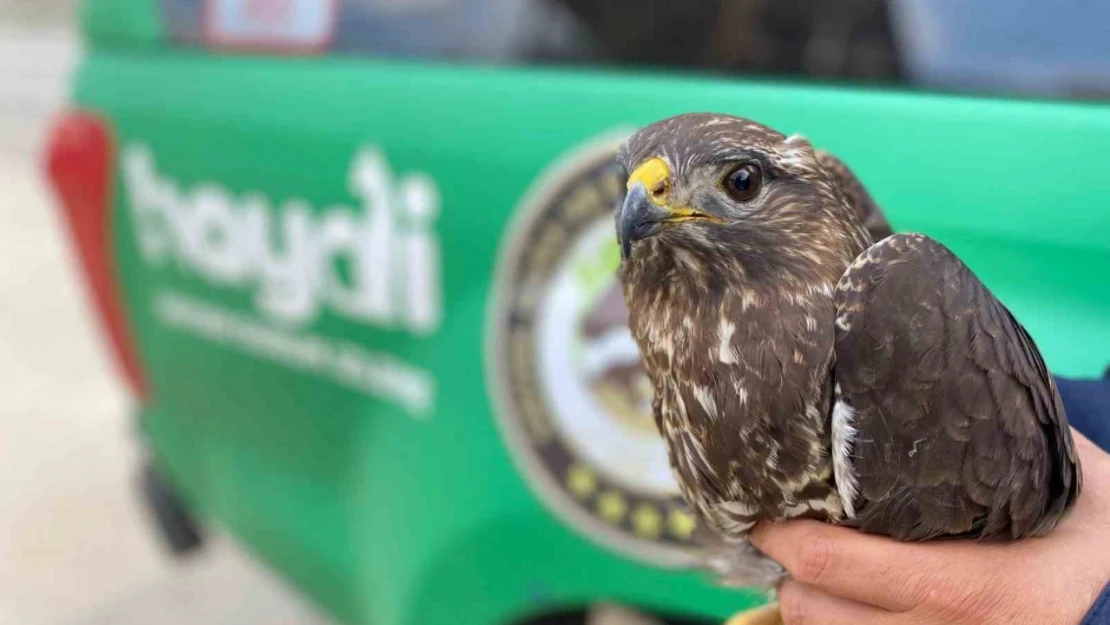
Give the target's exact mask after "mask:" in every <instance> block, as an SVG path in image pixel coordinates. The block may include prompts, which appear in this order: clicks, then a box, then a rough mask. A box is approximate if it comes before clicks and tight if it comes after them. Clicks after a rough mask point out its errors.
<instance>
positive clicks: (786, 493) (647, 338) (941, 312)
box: [618, 114, 1080, 583]
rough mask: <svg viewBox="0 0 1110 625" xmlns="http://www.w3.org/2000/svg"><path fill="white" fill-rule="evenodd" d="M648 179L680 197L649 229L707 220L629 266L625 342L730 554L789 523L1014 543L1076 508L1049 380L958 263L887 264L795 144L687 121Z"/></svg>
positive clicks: (757, 130) (652, 244)
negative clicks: (661, 175)
mask: <svg viewBox="0 0 1110 625" xmlns="http://www.w3.org/2000/svg"><path fill="white" fill-rule="evenodd" d="M653 158H659V159H662V161H663V162H664V163H665V164H666V167H667V170H668V171H669V174H670V178H669V179H668V181H667V182H668V184H667V186H666V187H665V190H664V191H661V192H660V193H665V196H663V195H660V196H659V197H656V198H655V199H653V200H651V201H652V202H657V205H656V206H655V208H652V210H660V207H665V208H667V210H670V209H672V208H674V207H689V208H691V209H694V210H695V211H696V213H697V214H698V215H699V216H703V217H704V218H695V219H684V220H682V221H681V222H678V221H675V222H665V223H662V222H661V223H660V224H656V225H658V227H657V228H653V229H652V232H651V233H650V235H649V236H645V237H644V238H642V240H636V241H635V244H634V245H633V246H631V247H630V248H629V249H630V250H631V251H630V256H629V258H628V259H626V260H625V261H624V262H623V263H622V266H621V280H622V284H623V286H624V294H625V299H626V301H627V303H628V308H629V311H630V317H629V323H630V326H631V329H632V333H633V336H634V337H635V339H636V341H637V344H638V345H639V347H640V350H641V354H642V356H643V358H644V362H645V366H646V368H647V370H648V373H649V376H650V378H651V381H652V384H653V386H654V390H655V397H654V412H655V418H656V422H657V425H658V427H659V430H660V432H661V434H662V435H663V438H664V439H665V440H666V442H667V448H668V451H669V454H670V459H671V464H672V466H673V468H674V471H675V474H676V476H677V478H678V483H679V485H680V488H681V491H682V494H683V496H684V497H685V498H686V500H687V501H688V502H689V503H690V505H691V506H692V508H693V509H694V510H695V511H696V513H697V514H698V515H699V517H700V518H702V519H703V520H704V521H705V522H706V523H707V524H708V525H709V526H710V527H711V528H712V529H713V530H715V532H716V533H717V534H719V535H720V536H721V537H722V538H723V539H724V540H725V541H727V542H731V543H739V544H740V545H743V544H744V543H745V540H746V536H747V533H748V531H749V530H750V529H751V528H752V526H753V525H754V524H755V523H757V522H759V521H762V520H774V519H782V518H794V517H809V518H815V519H819V520H823V521H828V522H834V523H852V524H855V525H857V526H859V527H861V528H862V529H865V530H867V531H873V532H879V533H884V534H889V535H892V536H894V537H896V538H901V539H924V538H931V537H935V536H954V535H961V536H976V537H986V536H1002V537H1009V538H1019V537H1023V536H1027V535H1032V534H1036V533H1041V532H1044V531H1047V530H1048V529H1050V528H1051V527H1052V526H1053V525H1054V524H1055V523H1056V521H1057V520H1058V519H1059V518H1060V517H1061V516H1062V514H1063V513H1064V512H1065V511H1066V510H1067V509H1068V508H1069V507H1070V505H1071V504H1072V503H1073V502H1074V500H1075V498H1076V496H1077V494H1078V490H1079V482H1080V478H1079V469H1078V464H1077V460H1076V457H1075V453H1074V450H1073V448H1072V441H1071V438H1070V433H1069V431H1068V429H1067V424H1066V418H1065V416H1064V413H1063V409H1062V407H1061V405H1060V401H1059V397H1058V395H1057V393H1056V390H1055V387H1054V386H1053V383H1052V380H1051V377H1050V376H1049V375H1048V374H1047V371H1046V369H1045V367H1044V364H1043V362H1042V361H1041V358H1040V355H1039V353H1038V352H1037V350H1036V347H1035V346H1034V344H1033V342H1032V341H1031V340H1030V339H1029V337H1028V335H1027V334H1026V333H1025V331H1024V330H1023V329H1022V328H1021V326H1020V325H1019V324H1018V323H1017V322H1016V321H1015V320H1014V319H1013V318H1012V316H1010V315H1009V312H1008V311H1006V309H1005V307H1004V306H1002V304H1001V303H999V302H998V301H997V300H996V299H995V298H994V297H993V296H992V295H991V294H990V292H989V291H988V290H987V289H986V288H985V287H984V286H983V285H982V284H981V283H980V282H979V281H978V280H977V279H976V278H975V276H974V275H973V274H972V273H971V272H970V271H969V270H968V269H967V268H966V267H965V266H964V265H963V263H961V262H960V261H959V259H957V258H956V257H955V256H954V255H952V254H951V253H950V252H948V250H947V249H945V248H943V246H941V245H940V244H938V243H936V242H935V241H932V240H930V239H928V238H926V237H922V236H920V235H896V236H892V237H888V238H884V240H883V241H881V242H880V243H878V244H876V245H874V246H873V245H872V235H877V236H883V237H885V235H887V234H889V232H890V229H889V226H888V225H887V224H886V221H885V219H884V218H883V216H882V213H881V211H879V210H878V207H877V206H876V205H875V203H874V201H873V200H872V199H871V197H870V195H869V194H868V193H867V191H866V190H865V189H864V188H863V186H862V185H861V184H860V183H859V182H858V180H857V179H856V178H855V176H854V175H852V173H851V171H850V170H848V168H847V167H846V166H845V165H844V164H843V163H842V162H841V161H839V159H836V157H834V156H832V155H831V154H829V153H827V152H820V151H817V150H814V149H813V148H812V147H811V146H810V144H809V143H808V142H807V141H806V140H805V139H803V138H801V137H797V136H794V137H786V136H784V135H782V134H780V133H778V132H775V131H774V130H771V129H769V128H766V127H764V126H761V125H759V124H757V123H755V122H751V121H748V120H745V119H741V118H736V117H730V116H725V115H710V114H692V115H683V116H679V117H674V118H670V119H667V120H663V121H661V122H658V123H656V124H653V125H651V126H649V127H647V128H645V129H644V130H642V131H640V132H639V133H637V134H636V135H635V136H633V137H632V138H631V139H630V140H629V141H628V142H627V143H626V144H625V146H624V147H623V148H622V149H621V152H620V154H619V156H618V159H619V160H620V162H621V163H622V165H623V166H624V167H625V168H626V169H627V170H628V171H632V170H633V169H635V168H636V167H637V166H638V165H639V164H641V163H643V162H645V161H647V160H648V159H653ZM741 163H755V164H758V166H759V168H760V170H761V171H762V175H763V186H762V188H761V190H760V192H759V195H757V196H756V197H754V198H751V199H750V200H748V201H743V202H741V201H735V200H734V199H733V198H731V197H730V196H729V194H728V193H726V192H725V190H724V189H723V187H722V185H723V184H724V183H723V180H724V179H725V178H726V176H727V175H728V173H729V171H730V170H732V169H734V168H735V167H736V166H737V165H738V164H741ZM660 188H661V189H663V187H660ZM622 210H629V209H628V208H624V209H622ZM620 217H621V216H620V215H618V221H619V220H620ZM834 465H835V466H834ZM733 564H734V565H735V564H736V562H735V561H734V562H733ZM748 564H750V563H748ZM768 571H773V568H771V567H762V566H758V565H756V566H748V565H747V564H742V565H741V566H739V567H734V570H733V571H732V573H735V574H737V575H739V576H740V577H741V578H743V579H740V580H736V579H734V580H733V581H735V582H737V583H744V582H749V583H766V582H769V581H771V580H767V579H758V578H759V577H761V576H763V575H764V574H768V575H770V574H771V573H768ZM745 575H746V576H745Z"/></svg>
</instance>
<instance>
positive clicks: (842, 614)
mask: <svg viewBox="0 0 1110 625" xmlns="http://www.w3.org/2000/svg"><path fill="white" fill-rule="evenodd" d="M779 610H780V611H781V613H782V622H783V625H810V624H811V623H820V624H821V625H878V624H879V623H883V624H888V623H890V622H891V621H892V620H893V619H894V618H896V616H897V615H896V614H895V613H893V612H888V611H887V610H883V609H881V608H876V607H875V606H871V605H865V604H862V603H857V602H855V601H851V600H848V599H842V598H840V597H834V596H832V595H830V594H827V593H824V592H822V591H821V590H819V589H818V588H816V587H815V586H810V585H808V584H803V583H802V582H797V581H788V582H786V583H784V584H783V585H782V589H780V590H779Z"/></svg>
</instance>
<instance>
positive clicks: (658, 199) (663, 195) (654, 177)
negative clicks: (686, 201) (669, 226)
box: [628, 157, 721, 223]
mask: <svg viewBox="0 0 1110 625" xmlns="http://www.w3.org/2000/svg"><path fill="white" fill-rule="evenodd" d="M670 179H671V168H670V167H668V166H667V163H665V162H664V161H663V159H661V158H659V157H655V158H652V159H649V160H646V161H644V162H643V163H641V164H640V166H639V167H637V168H636V169H634V170H632V174H631V175H629V176H628V188H629V189H631V188H632V187H633V186H635V185H636V184H637V183H643V185H644V188H645V189H647V192H648V195H649V196H650V197H651V201H652V202H653V203H654V204H655V205H657V206H661V207H663V208H665V209H667V212H669V213H670V215H669V216H668V217H667V219H666V220H665V221H666V222H668V223H678V222H682V221H686V220H689V219H708V220H709V221H714V222H717V223H720V222H721V220H720V219H719V218H717V217H715V216H713V215H709V214H706V213H702V212H700V211H696V210H694V209H692V208H688V207H682V208H675V207H673V206H670V205H668V204H667V195H668V194H669V193H670Z"/></svg>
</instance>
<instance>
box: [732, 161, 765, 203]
mask: <svg viewBox="0 0 1110 625" xmlns="http://www.w3.org/2000/svg"><path fill="white" fill-rule="evenodd" d="M762 184H763V173H762V172H761V171H760V170H759V165H756V164H755V163H745V164H743V165H741V166H739V167H737V168H736V169H734V170H732V171H731V172H730V173H729V175H728V176H727V177H725V191H727V192H728V194H729V196H731V197H732V199H734V200H736V201H737V202H747V201H748V200H750V199H752V198H754V197H755V196H756V195H759V188H760V187H761V186H762Z"/></svg>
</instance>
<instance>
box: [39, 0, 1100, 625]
mask: <svg viewBox="0 0 1110 625" xmlns="http://www.w3.org/2000/svg"><path fill="white" fill-rule="evenodd" d="M379 4H380V5H382V6H385V5H387V4H390V3H375V2H362V3H358V2H353V1H346V0H332V1H328V2H324V1H307V0H304V1H302V0H268V1H261V0H238V1H234V0H232V1H219V0H211V1H207V0H164V1H161V2H159V1H157V0H91V1H90V2H88V4H87V5H86V6H85V9H84V16H83V29H84V32H85V35H86V37H87V41H88V43H89V47H88V53H87V55H86V56H85V58H84V59H83V61H82V62H81V64H80V67H79V68H78V71H77V73H76V76H75V79H74V82H73V91H72V110H71V112H70V113H69V114H68V115H66V116H65V117H64V118H63V119H61V120H60V121H59V122H58V125H57V127H56V129H55V133H54V136H53V138H52V140H51V143H50V145H49V146H48V151H47V163H46V166H47V169H48V173H49V176H50V179H51V181H52V183H53V186H54V188H55V191H56V194H57V197H58V199H59V205H60V207H61V208H62V209H63V211H64V212H65V214H66V215H67V217H68V220H67V223H68V225H69V227H70V230H71V233H72V235H73V237H72V239H73V242H74V245H75V246H76V248H77V249H78V250H79V252H80V254H79V257H80V259H81V270H82V271H83V275H84V278H85V279H86V281H87V282H88V284H89V285H90V291H91V293H92V295H93V300H94V302H95V310H96V312H97V314H98V315H99V317H100V320H101V321H102V324H103V327H104V328H105V330H106V332H107V333H108V334H109V336H110V337H111V346H112V349H113V350H114V355H115V357H116V359H117V360H118V362H119V364H120V366H121V369H122V371H123V372H124V374H125V376H126V378H127V379H128V381H129V383H130V385H131V388H132V390H133V392H134V396H135V399H136V402H135V406H136V414H137V418H138V421H139V423H140V424H141V431H142V433H143V437H144V443H145V445H147V446H148V448H149V451H150V458H151V467H150V470H149V473H148V476H147V477H148V481H147V495H148V497H149V498H150V500H151V502H152V503H153V504H154V509H155V511H156V512H157V514H158V515H159V518H160V520H161V524H162V528H163V530H164V531H165V535H166V537H167V538H168V539H169V542H170V545H171V546H172V547H174V548H175V549H177V550H179V551H186V550H188V549H191V548H195V547H197V546H198V545H199V542H200V534H199V527H202V526H203V525H205V524H209V523H213V524H219V525H220V526H222V527H224V528H226V529H227V530H228V531H230V532H231V533H232V534H233V535H234V536H235V537H237V539H238V540H240V541H241V542H242V543H244V544H245V545H247V546H248V547H249V548H250V549H251V550H253V551H254V552H255V553H256V554H258V555H259V556H260V557H261V558H262V559H263V560H264V561H266V562H267V563H268V564H269V565H270V566H272V567H273V568H274V569H275V570H277V571H278V572H280V573H281V574H282V575H283V576H285V577H287V578H288V579H289V580H291V581H292V582H293V583H294V584H295V585H296V586H297V587H298V588H299V589H301V590H302V591H303V592H304V593H305V594H307V595H308V596H309V597H311V598H312V599H313V600H314V601H315V602H317V603H318V604H319V605H321V606H323V607H324V608H325V609H326V610H327V611H329V612H330V613H331V614H333V615H334V616H335V617H336V618H337V619H338V620H340V621H341V622H346V623H374V624H376V625H402V624H413V625H426V624H435V623H453V624H457V625H470V624H474V625H505V624H508V623H526V622H533V623H540V622H573V621H572V620H567V621H556V620H547V621H544V620H542V619H544V618H548V619H555V618H556V617H560V615H562V617H565V618H567V619H574V618H580V614H581V611H582V610H584V609H585V608H586V607H587V606H590V605H592V604H595V603H597V602H600V601H611V602H617V603H621V604H626V605H629V606H634V607H636V608H637V609H639V610H642V611H644V612H648V613H653V614H657V615H662V617H664V618H666V619H670V620H671V621H673V622H675V623H679V622H717V621H719V620H720V619H722V618H723V617H725V616H727V615H729V614H731V613H733V612H735V611H737V610H740V609H742V608H745V607H748V606H752V605H755V604H756V603H757V602H759V601H761V600H762V599H761V596H760V595H759V594H758V593H756V592H747V593H744V592H737V591H733V590H725V589H721V588H717V587H715V586H714V584H713V582H712V579H711V577H710V576H709V575H708V574H707V573H705V572H703V571H701V570H698V566H697V563H698V561H699V553H698V544H699V537H700V532H701V530H700V528H699V527H698V525H697V523H696V522H695V521H694V520H693V519H692V518H691V517H690V516H689V515H688V514H687V512H686V511H685V509H684V507H683V505H682V504H681V502H680V501H679V500H678V498H677V490H676V488H675V485H674V483H673V481H672V478H671V475H670V471H669V468H668V466H667V462H666V456H665V452H664V448H663V444H662V442H661V440H660V439H659V438H658V436H657V434H656V432H655V430H654V423H653V421H652V419H651V417H650V414H649V410H648V402H649V400H650V389H648V388H646V381H645V379H644V376H643V372H642V370H641V369H640V365H639V360H638V356H637V353H636V351H635V346H634V344H633V343H632V342H631V338H630V337H629V336H628V331H627V327H626V323H625V314H626V313H625V311H624V308H623V303H622V301H621V298H620V294H619V291H618V290H617V289H616V287H615V277H614V269H615V267H616V265H617V262H618V251H617V247H616V243H615V240H614V236H613V230H612V221H611V211H612V208H613V206H614V205H615V202H616V199H617V198H618V197H619V195H620V192H621V189H620V186H621V181H620V180H619V179H618V174H617V173H616V172H615V171H614V170H613V168H612V165H611V162H610V160H611V156H612V154H613V152H614V150H615V148H616V146H617V144H618V143H619V142H620V140H621V139H622V138H623V137H625V136H626V135H627V134H628V133H629V131H630V129H632V128H635V127H636V126H638V125H641V124H645V123H648V122H651V121H653V120H656V119H658V118H661V117H664V116H668V115H672V114H676V113H680V112H685V111H693V110H714V111H721V112H729V113H735V114H740V115H744V116H747V117H751V118H754V119H757V120H760V121H761V122H764V123H766V124H768V125H771V126H774V127H776V128H779V129H781V130H784V131H786V132H801V133H803V134H805V135H807V136H808V137H809V138H810V139H811V140H812V141H813V142H814V144H816V145H819V146H821V147H825V148H828V149H830V150H832V151H834V152H835V153H837V154H838V155H840V156H841V157H842V158H844V160H846V161H847V162H848V163H850V164H851V166H852V167H853V168H854V169H855V170H856V171H857V173H859V175H860V176H861V177H862V179H863V180H864V181H865V183H866V184H868V186H869V188H870V189H871V191H872V192H873V194H874V196H875V197H876V199H877V200H878V201H879V202H880V204H882V205H883V207H884V209H885V210H886V212H887V216H888V218H889V219H890V221H891V223H892V224H893V226H894V227H895V229H896V230H900V231H906V230H912V231H920V232H924V233H927V234H929V235H931V236H933V237H935V238H937V239H939V240H940V241H943V242H944V243H945V244H947V245H948V246H949V247H951V248H952V249H953V250H954V251H955V252H956V253H958V254H959V255H960V256H962V257H963V258H964V259H965V260H966V261H967V263H968V264H969V265H970V266H971V267H972V268H973V269H974V270H975V271H976V272H977V273H978V274H979V275H980V276H981V277H982V278H983V280H984V281H985V282H986V283H987V284H988V285H989V286H990V287H991V288H992V289H993V290H994V291H995V292H996V293H997V294H998V295H999V297H1000V298H1001V299H1002V300H1003V301H1004V302H1005V303H1006V304H1007V305H1008V306H1009V307H1010V308H1011V309H1012V310H1013V311H1014V312H1015V314H1016V315H1017V316H1018V317H1019V318H1020V320H1021V321H1022V322H1023V323H1024V324H1025V325H1026V327H1027V328H1028V330H1029V331H1030V333H1031V334H1032V335H1033V336H1034V337H1035V339H1036V340H1037V342H1038V344H1039V345H1040V346H1041V348H1042V350H1043V352H1044V355H1045V357H1046V359H1047V361H1048V363H1049V364H1050V366H1051V367H1052V369H1053V371H1054V372H1056V373H1057V374H1062V375H1075V376H1084V375H1098V374H1100V373H1101V372H1102V370H1103V369H1104V368H1105V367H1106V365H1107V360H1106V358H1107V355H1108V354H1110V271H1108V270H1110V211H1108V210H1107V209H1106V199H1105V198H1106V193H1105V191H1104V190H1105V188H1106V173H1105V171H1106V155H1105V153H1106V148H1107V146H1110V107H1108V106H1106V105H1102V104H1093V103H1074V102H1061V101H1048V100H1006V99H998V98H983V97H971V96H960V95H941V94H936V93H924V92H912V91H907V90H905V89H902V88H899V89H890V88H884V89H879V88H874V87H854V88H848V87H842V86H831V85H826V86H814V85H812V84H802V83H796V82H781V81H780V82H776V81H751V80H739V79H736V78H722V77H720V76H717V77H713V76H707V75H701V76H693V75H689V74H677V73H675V72H673V71H652V72H646V71H644V70H643V69H634V68H627V67H625V68H619V69H609V70H606V71H601V70H598V69H591V68H584V67H567V66H568V65H573V64H574V63H572V62H569V61H568V62H567V63H561V64H560V63H556V64H555V65H558V67H553V66H551V65H550V64H548V65H546V66H538V61H537V62H536V63H532V62H508V61H506V59H512V58H515V57H514V55H517V54H518V52H517V51H518V50H520V49H521V48H520V47H519V46H520V45H522V44H520V42H522V41H523V42H526V43H528V44H529V45H530V46H532V47H530V48H529V49H530V50H533V51H534V54H533V55H532V56H529V57H527V59H543V58H549V57H550V56H551V55H550V54H548V56H545V54H546V53H544V52H542V50H540V49H543V50H551V49H564V50H565V49H571V48H575V47H576V45H577V44H574V43H573V42H574V41H576V40H575V39H574V38H573V37H569V35H566V33H565V32H564V31H561V30H560V29H559V28H555V27H554V26H553V27H552V28H551V29H540V30H528V28H533V29H534V28H535V26H534V24H533V26H529V27H526V28H523V30H521V28H517V30H512V31H511V35H512V36H509V35H506V36H505V37H503V38H501V39H497V38H496V37H491V38H490V39H483V40H482V41H481V42H480V43H481V44H482V45H480V46H476V47H473V46H472V47H467V42H468V41H471V42H472V41H474V39H475V38H474V36H473V34H472V32H477V31H474V30H473V29H478V30H481V29H483V28H485V29H493V30H491V32H493V31H496V32H499V33H509V32H510V30H511V29H508V30H505V29H502V30H498V29H496V28H493V27H491V26H489V24H496V23H499V22H497V21H496V20H497V19H498V17H497V16H498V15H499V14H498V13H497V11H494V10H492V9H491V12H490V14H489V15H485V16H483V18H482V19H483V20H486V21H485V22H482V25H481V26H480V28H479V27H477V26H474V25H473V24H471V23H469V22H467V20H464V19H461V18H460V17H459V16H458V15H454V14H450V12H440V13H436V12H435V11H434V10H433V9H429V8H425V9H421V10H420V11H417V10H416V9H413V13H412V14H411V15H410V14H409V13H403V15H402V16H401V17H398V15H399V14H398V13H397V12H396V10H394V12H393V13H389V11H390V10H393V9H389V8H388V7H387V8H381V9H380V10H381V11H382V14H381V15H379V14H376V13H374V12H373V11H375V10H377V9H374V8H373V7H376V6H378V5H379ZM416 4H417V5H419V6H425V7H428V6H434V5H436V4H437V3H434V2H426V3H416ZM447 4H450V5H451V6H461V5H468V4H474V5H484V6H495V5H496V6H500V5H498V4H497V3H481V2H477V3H447ZM508 4H509V3H506V5H507V6H508ZM471 8H472V7H469V6H463V7H462V8H459V9H457V10H458V11H463V10H464V9H465V10H470V9H471ZM387 14H388V15H387ZM383 15H386V17H383ZM387 17H388V19H391V20H393V21H392V22H388V24H389V25H390V26H389V27H388V28H386V27H379V26H376V25H380V24H381V23H383V20H386V19H387ZM491 20H492V21H491ZM541 21H544V23H547V24H556V20H551V21H547V20H546V18H545V20H541ZM506 23H508V22H506ZM512 23H513V24H517V25H518V26H519V24H520V23H521V22H520V21H519V20H517V21H513V22H512ZM376 27H377V28H378V30H374V29H375V28H376ZM506 28H507V27H506ZM406 29H408V30H406ZM428 29H432V30H431V31H429V30H428ZM435 29H439V30H435ZM468 29H470V30H468ZM541 30H542V31H543V32H544V33H547V35H548V36H549V39H550V40H549V41H548V40H542V38H541V37H539V36H532V35H534V34H535V33H538V32H540V31H541ZM548 30H551V31H558V32H548ZM421 32H424V33H427V32H437V33H454V38H452V37H448V36H447V35H444V36H442V37H423V38H418V37H416V36H415V35H413V33H421ZM560 32H561V33H562V34H559V33H560ZM468 33H470V34H468ZM560 37H563V39H560ZM568 37H569V39H567V38H568ZM428 41H434V42H435V44H436V45H430V44H428V45H426V46H425V45H424V44H427V42H428ZM566 41H571V42H572V43H571V44H567V43H566ZM367 42H371V43H367ZM375 46H379V47H381V48H383V49H385V48H389V47H390V46H395V49H396V50H397V52H396V54H392V55H389V54H384V53H383V54H377V53H376V49H377V48H375ZM406 46H407V47H406ZM421 46H424V47H421ZM545 46H546V47H545ZM559 46H562V48H560V47H559ZM536 50H540V51H536ZM448 54H453V55H456V56H460V57H463V58H464V60H466V61H467V62H462V63H446V62H443V61H442V60H436V59H442V57H444V56H446V55H448ZM400 57H405V58H400ZM521 58H524V57H521ZM555 58H556V60H559V58H561V57H557V55H556V57H555ZM571 61H573V59H571ZM562 617H560V618H562ZM684 619H685V620H684ZM698 619H700V620H698Z"/></svg>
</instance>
